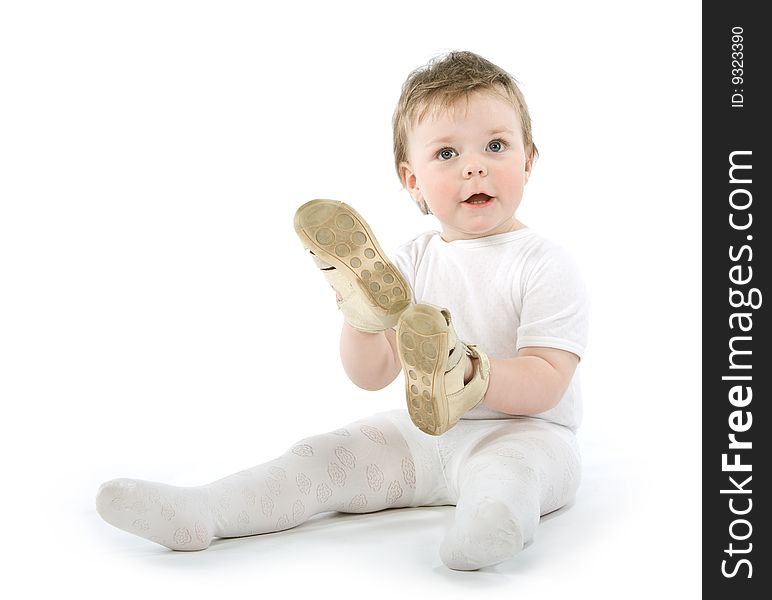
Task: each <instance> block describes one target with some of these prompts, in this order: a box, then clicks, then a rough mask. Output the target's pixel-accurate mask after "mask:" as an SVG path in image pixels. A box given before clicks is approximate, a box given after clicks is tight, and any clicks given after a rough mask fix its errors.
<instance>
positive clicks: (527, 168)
mask: <svg viewBox="0 0 772 600" xmlns="http://www.w3.org/2000/svg"><path fill="white" fill-rule="evenodd" d="M532 170H533V156H531V157H529V158H528V159H526V161H525V181H524V182H523V183H528V180H529V179H530V178H531V171H532Z"/></svg>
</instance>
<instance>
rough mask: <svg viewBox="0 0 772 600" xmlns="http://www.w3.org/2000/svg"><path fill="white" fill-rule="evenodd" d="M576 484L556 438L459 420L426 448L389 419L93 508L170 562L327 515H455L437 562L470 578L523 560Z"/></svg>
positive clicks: (101, 496)
mask: <svg viewBox="0 0 772 600" xmlns="http://www.w3.org/2000/svg"><path fill="white" fill-rule="evenodd" d="M578 483H579V452H578V447H577V445H576V440H575V438H574V435H573V433H571V432H570V431H569V430H567V429H565V428H564V427H561V426H559V425H555V424H552V423H548V422H545V421H540V420H537V419H505V420H484V421H472V420H461V421H460V422H459V423H458V424H457V425H456V426H455V427H453V429H451V430H450V431H448V432H447V433H445V434H444V435H442V436H439V437H432V436H429V435H426V434H424V433H423V432H421V431H420V430H418V429H417V428H416V427H415V426H414V425H413V424H412V423H411V422H410V419H409V417H408V415H407V412H406V411H404V410H397V411H390V412H385V413H379V414H376V415H373V416H371V417H368V418H366V419H362V420H360V421H356V422H354V423H351V424H350V425H347V426H346V427H343V428H341V429H337V430H335V431H332V432H329V433H323V434H320V435H316V436H313V437H310V438H307V439H304V440H301V441H299V442H298V443H296V444H295V445H293V446H292V447H291V448H290V449H289V450H288V451H287V452H285V453H284V454H283V455H281V456H280V457H278V458H276V459H274V460H272V461H269V462H267V463H264V464H261V465H258V466H256V467H253V468H251V469H248V470H246V471H240V472H239V473H236V474H234V475H230V476H228V477H225V478H223V479H220V480H218V481H215V482H213V483H210V484H208V485H203V486H199V487H174V486H169V485H166V484H162V483H154V482H148V481H141V480H135V479H115V480H112V481H108V482H106V483H104V484H103V485H102V486H101V487H100V489H99V493H98V495H97V502H96V504H97V511H98V512H99V514H100V515H101V516H102V518H104V519H105V520H106V521H107V522H108V523H111V524H112V525H115V526H116V527H119V528H121V529H124V530H125V531H128V532H130V533H134V534H136V535H139V536H142V537H144V538H147V539H149V540H152V541H154V542H157V543H159V544H162V545H164V546H166V547H168V548H171V549H173V550H203V549H204V548H206V547H207V546H209V543H210V542H211V540H212V538H215V537H241V536H248V535H255V534H259V533H267V532H274V531H281V530H284V529H289V528H291V527H295V526H297V525H300V524H301V523H303V522H304V521H306V520H307V519H309V518H310V517H312V516H313V515H316V514H319V513H323V512H328V511H339V512H347V513H366V512H375V511H379V510H383V509H386V508H397V507H407V506H442V505H455V506H456V514H455V519H454V523H453V525H452V527H451V528H450V530H449V531H448V532H447V535H446V536H445V539H444V541H443V542H442V544H441V546H440V556H441V558H442V560H443V562H444V563H445V564H446V565H447V566H448V567H450V568H452V569H462V570H472V569H479V568H481V567H484V566H488V565H492V564H496V563H498V562H501V561H502V560H506V559H507V558H511V557H512V556H514V555H515V554H516V553H517V552H519V551H520V550H522V548H523V546H524V545H525V544H526V543H527V542H529V541H530V540H531V539H532V538H533V536H534V533H535V529H536V525H537V524H538V522H539V517H540V515H542V514H546V513H548V512H551V511H553V510H556V509H558V508H560V507H561V506H564V505H565V504H566V503H567V502H569V501H570V500H571V498H572V497H573V495H574V493H575V491H576V488H577V486H578Z"/></svg>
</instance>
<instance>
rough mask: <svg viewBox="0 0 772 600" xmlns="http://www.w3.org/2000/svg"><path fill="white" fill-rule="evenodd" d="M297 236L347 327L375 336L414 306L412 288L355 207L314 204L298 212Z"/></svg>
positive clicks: (325, 203)
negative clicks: (321, 274)
mask: <svg viewBox="0 0 772 600" xmlns="http://www.w3.org/2000/svg"><path fill="white" fill-rule="evenodd" d="M295 231H296V232H297V234H298V237H300V240H301V241H302V242H303V245H304V246H305V248H306V249H307V250H309V251H310V252H311V254H313V255H314V261H315V262H316V264H317V266H318V267H319V268H320V269H321V270H322V271H323V272H324V276H325V277H326V278H327V281H328V282H329V283H330V285H331V286H332V287H333V289H335V291H336V292H337V293H338V308H340V310H341V312H342V313H343V318H344V319H345V320H346V322H347V323H348V324H349V325H351V326H352V327H354V328H356V329H359V330H360V331H366V332H369V333H375V332H378V331H384V330H386V329H390V328H392V327H394V326H395V325H396V324H397V321H398V320H399V317H400V315H401V314H402V312H403V311H404V310H405V309H406V308H407V307H408V306H410V302H411V294H410V287H409V286H408V284H407V282H406V281H405V279H404V278H403V277H402V274H401V273H400V272H399V270H398V269H397V268H396V267H395V266H394V265H393V264H392V263H391V262H389V260H388V258H386V254H385V253H384V252H383V250H381V247H380V246H379V245H378V241H377V240H376V239H375V236H374V235H373V232H372V231H371V230H370V227H369V226H368V225H367V223H366V222H365V220H364V219H363V218H362V217H361V216H360V215H359V214H358V213H357V212H356V211H355V210H354V209H353V208H351V207H350V206H348V205H347V204H345V203H343V202H338V201H335V200H311V201H310V202H307V203H306V204H304V205H303V206H301V207H300V208H299V209H298V210H297V212H296V213H295Z"/></svg>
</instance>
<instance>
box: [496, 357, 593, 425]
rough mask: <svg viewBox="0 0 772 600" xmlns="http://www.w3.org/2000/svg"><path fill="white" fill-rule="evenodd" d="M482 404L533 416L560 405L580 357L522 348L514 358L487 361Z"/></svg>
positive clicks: (507, 411) (501, 410) (514, 413)
mask: <svg viewBox="0 0 772 600" xmlns="http://www.w3.org/2000/svg"><path fill="white" fill-rule="evenodd" d="M490 363H491V374H490V381H489V384H488V392H487V393H486V395H485V400H484V401H483V404H484V405H485V406H487V407H488V408H491V409H493V410H498V411H500V412H504V413H508V414H511V415H535V414H538V413H541V412H544V411H546V410H549V409H551V408H553V407H554V406H556V405H557V403H558V402H560V399H561V398H562V397H563V394H564V393H565V391H566V389H567V388H568V384H569V383H570V381H571V377H572V376H573V375H574V371H575V370H576V365H578V364H579V357H578V356H577V355H576V354H574V353H572V352H567V351H565V350H557V349H556V348H541V347H529V348H522V349H521V350H520V352H518V353H517V356H516V357H515V358H506V359H495V358H491V359H490Z"/></svg>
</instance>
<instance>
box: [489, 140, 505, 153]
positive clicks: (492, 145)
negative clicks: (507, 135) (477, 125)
mask: <svg viewBox="0 0 772 600" xmlns="http://www.w3.org/2000/svg"><path fill="white" fill-rule="evenodd" d="M505 148H506V144H505V143H504V142H503V140H491V141H490V142H488V150H490V151H491V152H503V151H504V149H505Z"/></svg>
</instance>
